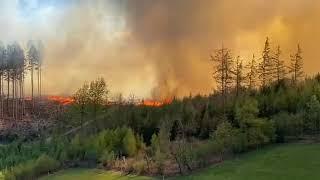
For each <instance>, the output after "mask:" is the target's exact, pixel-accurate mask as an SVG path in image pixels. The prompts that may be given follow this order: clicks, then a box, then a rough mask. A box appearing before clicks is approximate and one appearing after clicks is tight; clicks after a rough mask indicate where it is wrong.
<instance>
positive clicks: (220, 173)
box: [42, 144, 320, 180]
mask: <svg viewBox="0 0 320 180" xmlns="http://www.w3.org/2000/svg"><path fill="white" fill-rule="evenodd" d="M319 152H320V144H287V145H279V146H274V147H269V148H264V149H263V150H257V151H255V152H251V153H247V154H245V155H242V156H240V157H239V158H237V159H234V160H229V161H226V162H225V163H223V164H221V165H218V166H213V167H210V168H207V169H204V170H200V171H198V172H195V173H193V174H192V175H189V176H183V177H175V178H170V179H172V180H175V179H176V180H184V179H208V180H209V179H213V180H270V179H272V180H301V179H303V180H314V179H320V171H319V168H320V153H319ZM60 179H63V180H73V179H74V180H81V179H91V180H100V179H106V180H112V179H121V180H126V179H132V180H140V179H151V178H147V177H141V176H121V175H120V174H118V173H111V172H103V171H100V170H85V169H82V170H81V169H75V170H67V171H62V172H59V173H57V174H56V175H52V176H48V177H45V178H43V179H42V180H60Z"/></svg>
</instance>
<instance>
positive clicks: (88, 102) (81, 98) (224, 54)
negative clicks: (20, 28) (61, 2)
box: [0, 38, 320, 179]
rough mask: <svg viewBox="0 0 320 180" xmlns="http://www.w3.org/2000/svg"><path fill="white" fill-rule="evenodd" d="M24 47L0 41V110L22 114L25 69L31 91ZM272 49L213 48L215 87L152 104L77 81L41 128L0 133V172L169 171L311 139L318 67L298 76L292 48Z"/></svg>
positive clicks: (318, 119) (319, 91) (319, 93)
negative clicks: (248, 52)
mask: <svg viewBox="0 0 320 180" xmlns="http://www.w3.org/2000/svg"><path fill="white" fill-rule="evenodd" d="M29 47H30V48H29V50H28V53H26V54H28V55H27V56H26V57H27V58H24V55H23V50H22V49H21V48H20V47H19V46H18V45H17V44H13V45H8V46H7V47H4V46H1V48H0V54H2V56H0V62H1V66H0V67H1V71H0V79H1V81H0V82H1V83H0V87H1V89H2V92H4V91H3V89H7V94H2V95H1V96H0V97H1V112H2V117H3V116H4V115H3V114H6V116H10V117H11V116H12V117H13V118H15V117H16V118H18V117H22V115H19V113H21V112H24V111H22V109H23V107H24V106H23V103H22V102H25V101H24V99H25V97H24V95H23V94H24V93H23V86H22V83H21V82H23V81H24V73H26V72H25V71H30V72H31V74H33V73H34V71H35V72H36V73H37V75H36V78H37V79H38V80H37V81H36V82H38V85H37V87H38V88H35V89H37V90H38V92H37V93H35V94H38V95H39V96H40V97H41V53H40V52H41V51H39V50H37V49H39V47H41V46H38V45H30V46H29ZM272 47H273V46H272ZM276 47H277V48H276V49H272V48H271V44H270V41H269V38H267V39H266V41H265V43H264V48H263V49H262V50H261V52H262V53H261V54H259V55H253V56H252V59H249V60H245V59H243V58H241V57H239V56H234V55H233V53H232V50H230V49H228V48H225V47H221V48H220V49H217V50H216V51H214V52H212V54H211V55H210V56H209V58H208V66H211V67H212V72H208V76H212V78H214V80H215V87H216V88H215V90H214V91H213V92H212V93H211V94H209V95H191V94H190V96H187V97H183V98H178V97H172V99H171V100H170V101H166V102H165V103H162V104H159V105H152V104H151V105H150V104H149V105H146V104H144V103H137V100H136V99H135V97H134V96H132V97H131V98H129V99H124V98H122V96H119V98H118V100H117V101H116V102H112V103H110V97H109V94H110V90H109V85H108V84H107V83H106V81H105V80H104V79H103V78H97V79H96V80H93V81H91V82H90V83H85V84H83V86H82V87H79V89H78V90H77V91H76V92H75V93H74V95H73V96H72V99H73V103H71V104H68V105H64V106H63V107H62V108H63V111H62V113H59V114H57V115H56V116H55V117H56V121H55V123H54V124H53V125H52V126H50V127H49V128H47V129H46V130H45V131H39V132H38V135H37V136H33V137H28V136H19V135H12V134H10V132H9V133H8V134H5V135H2V136H3V137H2V138H1V139H6V138H7V137H14V138H10V142H8V143H6V144H5V145H0V170H1V171H2V172H3V176H4V178H5V179H35V178H38V177H40V176H43V175H46V174H48V173H53V172H56V171H58V170H61V169H67V168H72V167H91V168H101V169H105V170H115V171H120V172H123V173H127V174H138V175H148V176H163V177H165V176H176V175H185V174H190V173H191V172H193V171H195V170H198V169H201V168H204V167H208V166H209V165H212V164H219V163H221V162H223V161H225V160H227V159H233V158H235V157H237V156H238V155H239V154H243V153H247V152H249V151H256V150H257V149H262V148H265V147H267V146H269V145H272V144H280V143H287V142H297V141H299V140H305V139H308V140H310V139H313V138H314V137H316V136H317V135H319V133H320V102H319V98H320V74H318V75H314V76H306V75H305V73H304V70H303V50H302V47H301V46H300V45H297V49H295V50H293V53H292V55H291V56H290V57H285V56H284V55H283V54H282V52H281V47H280V46H276ZM40 49H41V48H40ZM4 52H6V53H4ZM4 55H6V56H5V57H6V58H3V57H4ZM288 58H289V59H290V61H289V62H290V63H289V64H285V62H288V61H287V59H288ZM28 59H29V60H28ZM31 77H32V81H31V84H32V89H33V75H32V76H31ZM10 83H11V86H10ZM5 84H6V85H5ZM9 89H12V92H9ZM33 96H34V95H33V93H32V98H31V100H32V101H33V99H34V97H33ZM5 103H12V105H8V104H7V105H5ZM4 107H5V108H4ZM9 107H10V108H11V109H12V110H8V109H10V108H9ZM31 107H32V106H31ZM4 112H6V113H4ZM15 112H16V113H15Z"/></svg>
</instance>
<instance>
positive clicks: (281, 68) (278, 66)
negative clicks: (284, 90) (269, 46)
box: [274, 46, 286, 83]
mask: <svg viewBox="0 0 320 180" xmlns="http://www.w3.org/2000/svg"><path fill="white" fill-rule="evenodd" d="M274 64H275V74H274V75H275V78H276V80H277V82H278V83H279V82H280V81H281V80H282V79H284V78H285V76H286V69H285V64H284V61H283V60H281V49H280V46H278V47H277V50H276V53H275V56H274Z"/></svg>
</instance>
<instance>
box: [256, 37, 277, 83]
mask: <svg viewBox="0 0 320 180" xmlns="http://www.w3.org/2000/svg"><path fill="white" fill-rule="evenodd" d="M273 72H274V67H273V62H272V57H271V49H270V43H269V38H267V39H266V42H265V45H264V49H263V52H262V61H261V62H260V64H259V78H260V81H261V85H262V87H265V86H266V85H267V84H269V83H271V82H272V80H273Z"/></svg>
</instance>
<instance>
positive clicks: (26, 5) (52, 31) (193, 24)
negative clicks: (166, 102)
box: [0, 0, 320, 97]
mask: <svg viewBox="0 0 320 180" xmlns="http://www.w3.org/2000/svg"><path fill="white" fill-rule="evenodd" d="M319 10H320V1H313V0H304V1H301V0H278V1H277V0H243V1H236V0H201V1H196V0H104V1H102V0H91V1H89V0H82V1H73V0H71V1H67V2H65V1H62V0H50V1H40V0H32V1H23V0H16V1H11V0H4V1H1V2H0V12H1V16H0V27H1V28H0V40H2V41H4V42H10V41H15V40H16V41H19V42H21V43H22V44H25V43H26V42H27V40H29V39H35V40H37V39H41V40H42V41H43V43H44V45H45V58H44V75H43V86H44V87H43V88H44V91H45V92H46V93H47V94H71V93H73V92H74V91H75V90H76V89H77V88H78V87H79V86H81V84H83V83H84V82H85V81H90V80H93V79H95V78H96V77H98V76H102V77H104V78H105V79H106V81H107V82H108V84H109V86H110V88H111V91H112V92H114V93H117V92H121V93H123V94H124V95H128V94H130V93H134V94H136V95H137V96H139V97H152V96H155V97H166V96H172V95H179V96H181V95H188V94H189V93H191V92H192V93H193V94H196V93H209V92H210V91H212V89H213V88H214V82H213V80H212V77H211V76H210V75H211V71H212V67H211V65H210V62H209V56H210V53H212V52H213V50H214V49H216V48H219V47H221V45H222V44H223V45H224V46H226V47H228V48H231V49H232V50H233V54H234V55H235V56H237V55H240V56H242V58H243V59H245V60H246V59H250V58H251V56H252V53H255V54H256V56H259V55H260V54H261V51H262V48H263V44H264V40H265V38H266V37H267V36H268V37H270V39H271V43H272V46H273V47H275V46H277V45H280V46H281V47H282V49H283V54H282V58H283V59H285V60H286V61H287V62H288V60H289V57H290V53H294V52H295V50H296V45H297V43H300V44H301V46H302V48H303V57H304V61H305V71H306V72H307V73H308V74H313V73H316V72H318V71H319V68H318V67H317V66H319V62H318V59H319V58H320V55H318V54H317V48H318V45H317V44H318V42H320V35H319V33H320V25H319V24H318V23H317V22H318V19H320V11H319Z"/></svg>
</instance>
